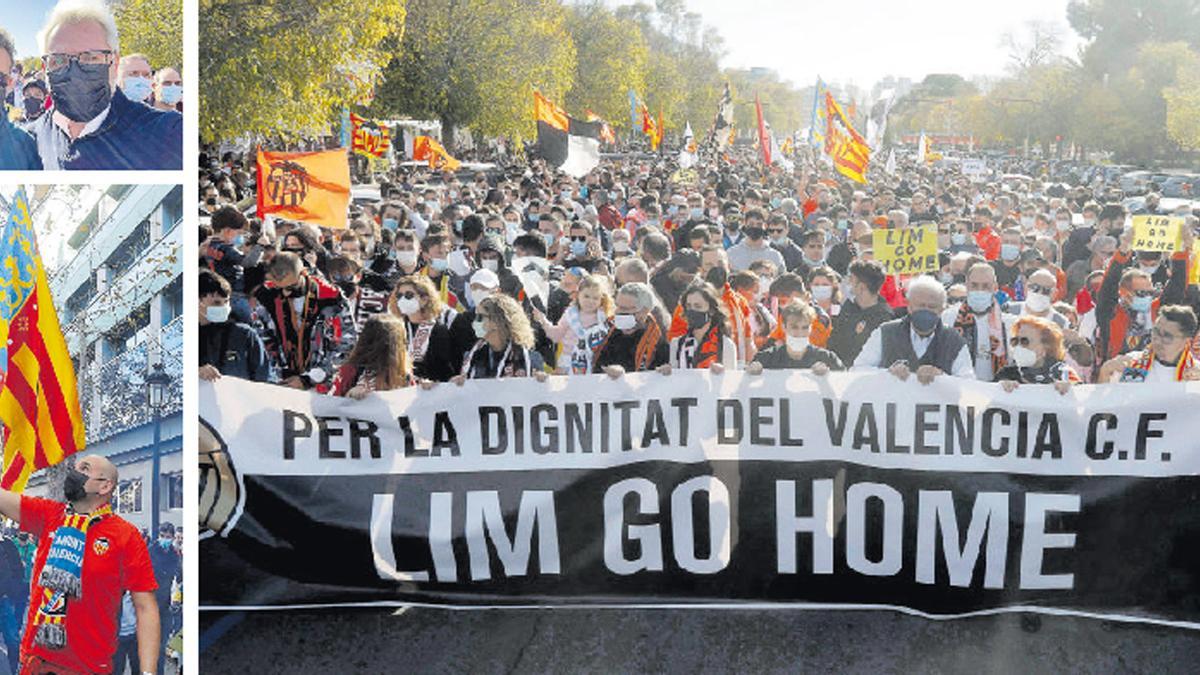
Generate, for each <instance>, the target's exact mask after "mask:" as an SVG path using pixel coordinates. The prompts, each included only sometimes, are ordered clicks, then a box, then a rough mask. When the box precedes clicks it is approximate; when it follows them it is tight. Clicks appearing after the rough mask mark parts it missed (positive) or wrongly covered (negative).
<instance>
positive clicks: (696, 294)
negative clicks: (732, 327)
mask: <svg viewBox="0 0 1200 675" xmlns="http://www.w3.org/2000/svg"><path fill="white" fill-rule="evenodd" d="M679 304H680V305H681V306H682V307H683V315H684V319H685V320H686V321H687V333H685V334H683V335H681V336H679V337H677V338H672V339H671V360H670V361H668V362H667V364H666V365H664V366H660V367H659V372H662V373H669V372H671V369H672V368H709V369H711V370H712V371H713V372H714V373H717V374H720V373H721V372H723V371H725V370H733V369H734V368H736V367H737V357H738V355H737V345H736V344H735V343H734V341H733V340H731V339H730V338H729V335H728V331H727V329H726V328H725V327H726V326H727V325H728V317H727V316H726V314H725V305H724V303H722V302H721V298H720V296H718V295H717V291H716V289H715V288H713V287H712V285H711V284H709V283H708V282H705V281H694V282H692V283H691V284H690V285H689V286H688V287H687V288H686V289H684V291H683V295H681V296H680V298H679Z"/></svg>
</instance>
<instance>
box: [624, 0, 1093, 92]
mask: <svg viewBox="0 0 1200 675" xmlns="http://www.w3.org/2000/svg"><path fill="white" fill-rule="evenodd" d="M612 1H613V0H610V2H612ZM647 1H648V2H651V3H652V0H647ZM686 3H687V7H688V10H689V11H692V12H697V13H699V14H700V15H701V16H702V17H703V21H704V23H705V24H706V25H710V26H714V27H716V28H717V30H718V31H719V32H720V33H721V35H722V36H723V37H724V38H725V46H726V50H727V52H728V55H727V56H726V59H725V61H724V63H722V65H724V66H726V67H734V68H748V67H754V66H762V67H767V68H773V69H775V70H776V71H778V72H779V73H780V75H781V76H783V77H784V78H785V79H790V80H792V81H793V82H794V83H795V84H797V85H800V86H805V85H807V84H809V83H811V82H813V81H815V80H816V77H817V75H820V76H821V77H822V78H823V79H825V80H826V81H831V82H838V83H843V84H854V85H857V86H859V87H862V88H864V89H870V87H871V85H873V84H874V83H875V82H876V81H878V80H880V79H882V78H883V77H884V76H886V75H895V76H897V77H909V78H911V79H912V80H914V81H917V82H919V81H920V80H921V79H922V78H924V77H925V75H927V74H929V73H947V72H950V73H959V74H961V75H964V76H967V77H970V76H973V75H1001V74H1003V73H1004V68H1005V63H1006V61H1007V58H1008V57H1007V50H1006V49H1005V48H1003V47H1001V46H1000V39H1001V36H1002V35H1003V33H1004V32H1005V31H1006V30H1008V29H1019V28H1020V27H1021V26H1022V24H1024V23H1025V22H1026V21H1029V20H1031V19H1040V20H1048V21H1054V22H1056V23H1058V24H1059V25H1060V26H1061V28H1062V36H1063V38H1064V45H1065V49H1064V51H1066V52H1067V53H1068V54H1070V55H1074V53H1075V49H1076V47H1077V46H1078V45H1079V44H1080V42H1081V41H1080V39H1079V37H1078V36H1077V35H1076V34H1075V32H1074V31H1072V30H1071V29H1070V27H1069V26H1068V25H1067V19H1066V16H1067V15H1066V11H1067V0H1002V1H994V0H989V1H986V2H980V1H978V0H911V1H903V2H899V1H897V0H855V1H854V2H846V1H841V2H813V1H812V0H799V1H794V0H741V1H730V0H686ZM616 4H628V3H627V2H624V1H623V0H622V1H620V2H617V3H616Z"/></svg>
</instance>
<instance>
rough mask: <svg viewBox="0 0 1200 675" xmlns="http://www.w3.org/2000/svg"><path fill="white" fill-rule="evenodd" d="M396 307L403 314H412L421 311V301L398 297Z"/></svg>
mask: <svg viewBox="0 0 1200 675" xmlns="http://www.w3.org/2000/svg"><path fill="white" fill-rule="evenodd" d="M396 309H398V310H400V313H401V314H404V315H405V316H412V315H413V314H416V313H417V312H419V311H421V301H420V300H418V299H417V298H399V299H397V300H396Z"/></svg>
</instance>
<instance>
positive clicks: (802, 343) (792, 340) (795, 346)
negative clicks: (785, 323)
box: [787, 335, 808, 352]
mask: <svg viewBox="0 0 1200 675" xmlns="http://www.w3.org/2000/svg"><path fill="white" fill-rule="evenodd" d="M787 347H788V349H790V350H792V351H794V352H802V351H804V350H805V349H808V338H806V337H792V336H791V335H789V336H787Z"/></svg>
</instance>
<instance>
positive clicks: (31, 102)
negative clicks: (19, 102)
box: [25, 98, 46, 120]
mask: <svg viewBox="0 0 1200 675" xmlns="http://www.w3.org/2000/svg"><path fill="white" fill-rule="evenodd" d="M45 103H46V102H45V101H44V100H43V99H40V98H27V99H25V117H26V118H28V119H31V120H36V119H37V118H39V117H41V116H42V106H43V105H45Z"/></svg>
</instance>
